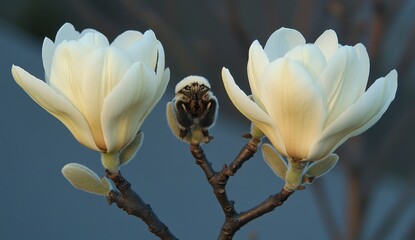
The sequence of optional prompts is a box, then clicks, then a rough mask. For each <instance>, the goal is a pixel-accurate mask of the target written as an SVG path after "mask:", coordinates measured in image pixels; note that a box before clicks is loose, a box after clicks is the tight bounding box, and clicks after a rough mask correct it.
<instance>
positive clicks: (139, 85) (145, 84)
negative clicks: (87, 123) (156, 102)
mask: <svg viewBox="0 0 415 240" xmlns="http://www.w3.org/2000/svg"><path fill="white" fill-rule="evenodd" d="M154 78H155V74H154V72H152V71H151V70H150V69H149V68H148V67H147V66H146V65H144V64H142V63H135V64H133V65H132V66H131V67H130V68H129V69H128V70H127V72H126V73H125V74H124V77H123V79H122V80H121V82H120V83H119V84H118V85H117V86H116V87H115V88H114V90H113V91H112V92H111V93H110V94H109V95H108V96H107V97H106V99H105V100H104V106H103V109H102V113H101V122H102V130H103V133H104V138H105V143H106V145H107V152H108V153H113V152H117V151H119V150H120V149H122V148H123V147H125V146H126V145H127V144H128V143H129V142H130V141H131V140H132V139H133V137H134V136H135V135H136V134H137V132H136V130H137V129H138V128H139V126H140V125H141V124H142V122H143V120H144V116H145V114H147V111H148V109H149V108H150V107H151V104H152V102H153V98H154V94H155V92H156V91H157V87H158V86H157V85H156V84H155V81H154Z"/></svg>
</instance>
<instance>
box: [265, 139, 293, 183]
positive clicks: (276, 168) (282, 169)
mask: <svg viewBox="0 0 415 240" xmlns="http://www.w3.org/2000/svg"><path fill="white" fill-rule="evenodd" d="M261 149H262V156H263V157H264V160H265V162H266V163H267V164H268V166H269V167H270V168H271V169H272V171H273V172H274V173H275V174H276V175H277V176H278V177H280V178H281V179H282V180H284V181H285V175H286V173H287V168H288V166H287V163H286V162H285V160H284V158H283V157H282V156H281V155H280V154H279V153H277V151H275V150H274V148H273V147H272V146H271V145H269V144H267V143H264V144H262V146H261Z"/></svg>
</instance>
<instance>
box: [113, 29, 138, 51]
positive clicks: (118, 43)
mask: <svg viewBox="0 0 415 240" xmlns="http://www.w3.org/2000/svg"><path fill="white" fill-rule="evenodd" d="M142 37H143V34H142V33H141V32H139V31H132V30H129V31H125V32H123V33H121V34H120V35H118V37H116V38H115V40H114V41H113V42H112V43H111V46H113V47H117V48H120V49H123V50H124V51H128V49H129V48H130V47H131V46H133V45H134V44H135V43H137V42H138V41H139V40H140V39H141V38H142Z"/></svg>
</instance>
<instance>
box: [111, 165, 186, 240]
mask: <svg viewBox="0 0 415 240" xmlns="http://www.w3.org/2000/svg"><path fill="white" fill-rule="evenodd" d="M105 172H106V174H107V177H108V178H109V179H111V180H112V181H113V182H114V184H115V187H116V188H117V189H118V190H119V192H118V191H116V190H111V191H110V192H109V193H108V194H107V201H108V203H109V204H110V205H111V204H112V203H116V204H117V206H118V207H119V208H121V209H122V210H124V211H125V212H127V213H128V214H129V215H134V216H136V217H138V218H140V219H141V220H142V221H143V222H145V223H146V224H147V226H148V230H149V231H150V232H151V233H153V234H154V235H156V236H157V237H159V238H160V239H163V240H175V239H178V238H176V237H175V236H174V235H173V233H171V232H170V230H169V229H168V227H167V226H166V225H164V223H162V222H161V221H160V220H159V219H158V217H157V215H156V214H155V212H154V211H153V209H151V206H150V205H149V204H146V203H145V202H144V201H143V200H142V199H141V198H140V196H138V194H137V193H136V192H134V191H133V190H132V189H131V184H130V183H129V182H128V181H127V180H126V179H125V178H123V176H122V175H121V173H120V172H118V173H112V172H110V171H109V170H105Z"/></svg>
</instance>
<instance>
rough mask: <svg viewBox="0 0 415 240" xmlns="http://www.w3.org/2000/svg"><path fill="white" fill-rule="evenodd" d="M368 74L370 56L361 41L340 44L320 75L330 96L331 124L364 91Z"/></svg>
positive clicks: (326, 93)
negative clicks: (351, 43) (352, 44)
mask: <svg viewBox="0 0 415 240" xmlns="http://www.w3.org/2000/svg"><path fill="white" fill-rule="evenodd" d="M368 77H369V56H368V55H367V52H366V49H365V47H364V46H363V45H362V44H357V45H356V46H355V47H350V46H345V47H341V48H340V49H339V50H338V51H337V52H336V53H335V55H334V56H333V57H332V58H331V60H330V61H329V62H328V64H327V67H326V68H325V69H324V70H323V72H322V73H321V75H320V85H321V88H322V89H323V91H324V93H325V96H327V103H328V109H327V110H328V116H327V120H326V125H325V126H328V125H330V124H331V123H332V122H333V121H334V120H335V119H336V118H337V117H338V116H339V115H340V114H341V113H342V112H344V111H345V109H346V108H348V107H349V106H350V105H351V104H353V103H354V102H356V101H357V99H358V98H359V97H360V96H361V95H362V94H363V93H364V91H365V88H366V84H367V80H368Z"/></svg>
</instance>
